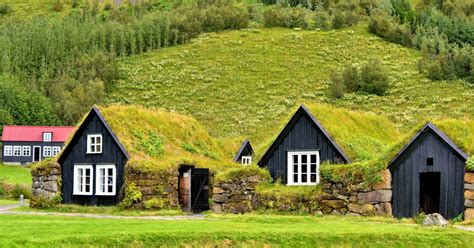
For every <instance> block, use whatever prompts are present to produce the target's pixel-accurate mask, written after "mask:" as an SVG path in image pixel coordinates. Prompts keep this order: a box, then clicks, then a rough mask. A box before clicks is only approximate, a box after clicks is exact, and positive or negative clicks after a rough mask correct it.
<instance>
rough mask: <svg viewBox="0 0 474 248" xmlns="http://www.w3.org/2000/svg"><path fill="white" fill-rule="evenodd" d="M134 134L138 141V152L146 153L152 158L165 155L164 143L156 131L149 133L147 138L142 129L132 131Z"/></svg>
mask: <svg viewBox="0 0 474 248" xmlns="http://www.w3.org/2000/svg"><path fill="white" fill-rule="evenodd" d="M132 133H133V135H135V136H136V138H137V139H138V147H137V149H138V150H141V151H144V152H145V154H146V155H148V156H152V157H159V156H161V155H163V154H164V152H165V148H164V147H163V143H164V141H163V139H162V138H161V137H160V135H159V134H158V133H157V132H156V131H154V130H150V131H148V135H147V136H146V137H145V135H144V134H143V133H142V132H141V130H140V129H135V130H133V131H132Z"/></svg>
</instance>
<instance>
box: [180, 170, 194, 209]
mask: <svg viewBox="0 0 474 248" xmlns="http://www.w3.org/2000/svg"><path fill="white" fill-rule="evenodd" d="M178 183H179V204H180V205H181V207H182V208H183V211H185V212H191V169H187V170H186V171H184V172H182V173H180V175H179V180H178Z"/></svg>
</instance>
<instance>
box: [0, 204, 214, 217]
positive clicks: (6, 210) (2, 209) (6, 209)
mask: <svg viewBox="0 0 474 248" xmlns="http://www.w3.org/2000/svg"><path fill="white" fill-rule="evenodd" d="M19 206H20V205H19V204H17V205H8V206H0V214H18V215H41V216H66V217H84V218H96V219H139V220H204V219H205V218H204V215H201V214H193V215H177V216H120V215H103V214H82V213H58V212H34V211H29V212H21V211H12V210H11V209H14V208H17V207H19Z"/></svg>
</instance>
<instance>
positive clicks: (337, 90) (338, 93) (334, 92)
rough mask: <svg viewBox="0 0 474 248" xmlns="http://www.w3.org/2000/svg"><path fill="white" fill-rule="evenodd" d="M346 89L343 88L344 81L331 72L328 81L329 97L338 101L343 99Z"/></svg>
mask: <svg viewBox="0 0 474 248" xmlns="http://www.w3.org/2000/svg"><path fill="white" fill-rule="evenodd" d="M345 93H346V88H345V86H344V80H343V79H342V77H341V76H340V75H339V73H338V72H337V71H333V72H332V73H331V75H330V81H329V94H330V96H331V97H333V98H336V99H340V98H342V97H344V94H345Z"/></svg>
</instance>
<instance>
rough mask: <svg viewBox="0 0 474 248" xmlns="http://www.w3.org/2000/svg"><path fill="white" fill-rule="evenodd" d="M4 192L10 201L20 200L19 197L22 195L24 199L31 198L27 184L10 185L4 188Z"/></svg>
mask: <svg viewBox="0 0 474 248" xmlns="http://www.w3.org/2000/svg"><path fill="white" fill-rule="evenodd" d="M5 191H6V194H7V195H8V197H9V198H12V199H20V196H21V195H23V197H24V198H25V199H30V198H31V187H30V185H27V184H26V185H25V184H12V185H10V186H8V187H5Z"/></svg>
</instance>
